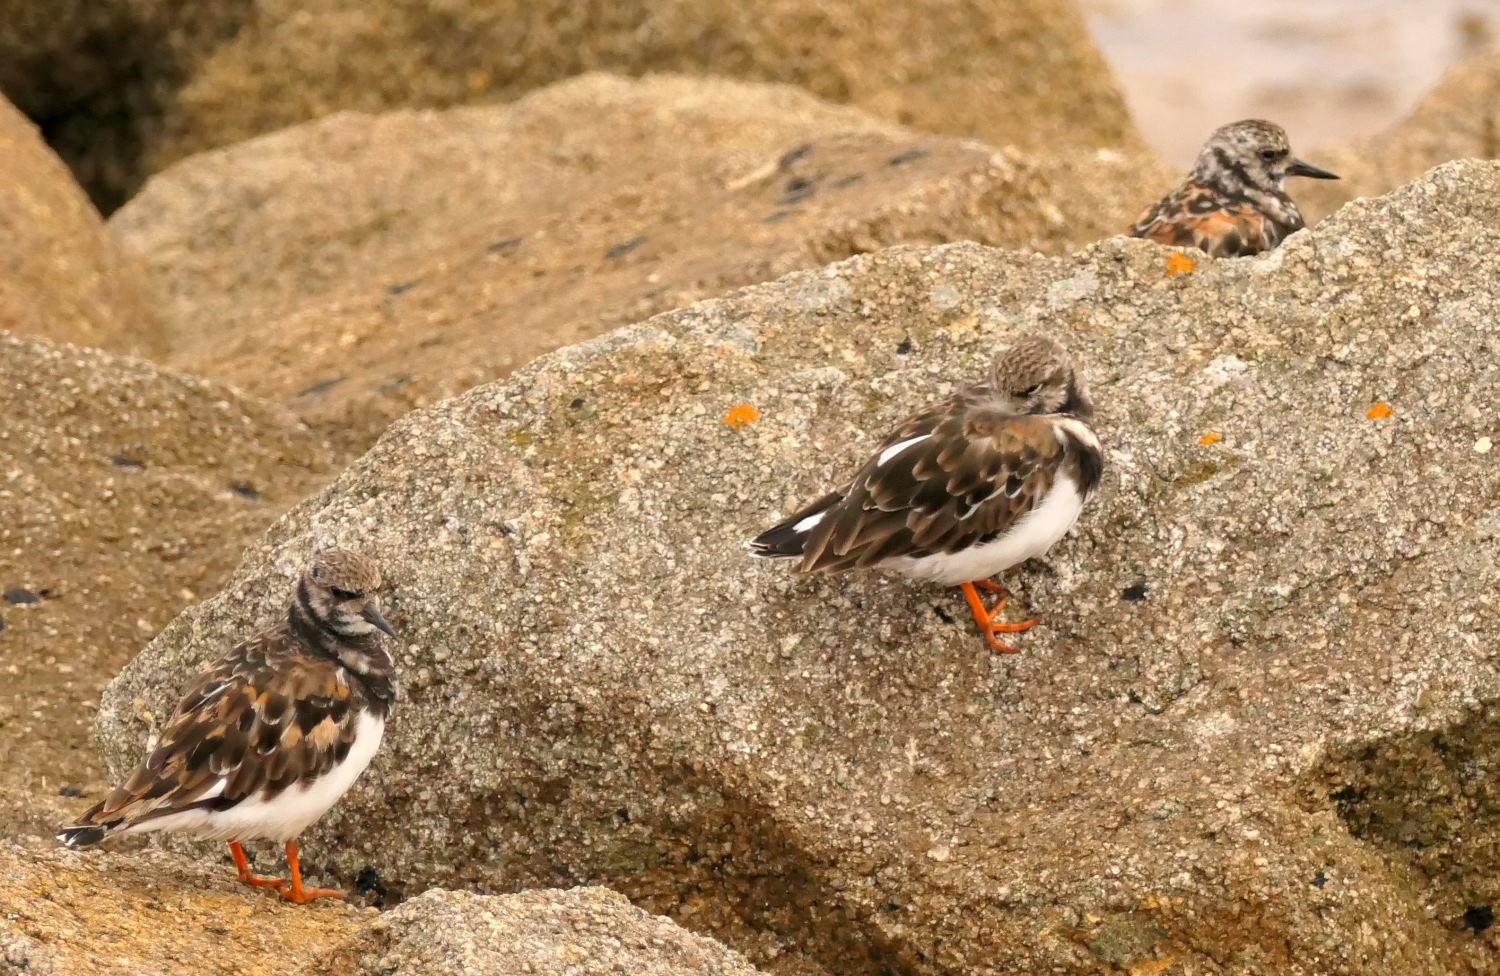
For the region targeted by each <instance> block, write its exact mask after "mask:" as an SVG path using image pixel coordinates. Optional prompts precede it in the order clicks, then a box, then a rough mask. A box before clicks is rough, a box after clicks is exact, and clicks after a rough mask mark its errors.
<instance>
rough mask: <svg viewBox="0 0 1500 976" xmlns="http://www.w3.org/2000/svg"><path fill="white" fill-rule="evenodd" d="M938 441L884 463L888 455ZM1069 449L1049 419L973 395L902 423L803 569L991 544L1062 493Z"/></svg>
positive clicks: (822, 526) (835, 510) (818, 532)
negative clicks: (1055, 487)
mask: <svg viewBox="0 0 1500 976" xmlns="http://www.w3.org/2000/svg"><path fill="white" fill-rule="evenodd" d="M924 434H930V435H931V436H930V437H928V438H927V439H926V440H924V441H921V442H919V443H917V444H914V445H913V446H911V447H909V448H906V449H905V450H903V451H901V452H900V453H899V454H896V455H895V456H893V457H891V458H890V459H889V460H888V461H887V462H886V463H885V464H881V463H880V455H881V452H883V451H885V449H886V448H889V447H891V446H893V445H896V444H899V443H900V442H902V441H904V440H909V439H911V438H913V437H920V436H922V435H924ZM1062 460H1063V446H1062V444H1061V443H1059V441H1058V439H1057V437H1056V436H1055V435H1054V433H1053V430H1052V426H1051V424H1049V423H1048V422H1047V421H1046V420H1045V419H1043V418H1040V417H1031V416H1020V417H1018V416H1015V415H1014V414H1009V413H1005V412H1002V411H1000V410H998V409H996V408H995V407H994V406H993V400H992V398H991V397H990V396H989V395H988V391H986V390H983V389H980V390H971V391H969V392H967V393H964V394H960V395H958V396H956V397H953V398H951V399H949V400H946V401H944V402H942V403H940V404H938V405H937V406H935V407H933V408H932V409H931V410H928V411H924V412H923V413H920V414H917V415H916V416H914V417H912V418H911V419H909V420H908V421H906V422H905V423H904V424H902V425H901V426H900V427H899V428H898V429H897V430H896V431H895V432H894V433H893V434H892V435H891V436H890V437H888V438H887V439H886V441H885V443H883V444H882V445H881V446H880V450H878V451H876V452H875V456H874V457H873V458H871V460H870V461H869V462H868V463H867V464H866V465H865V466H864V467H863V468H862V469H860V471H859V473H858V474H856V475H855V476H854V479H853V481H852V482H851V483H850V485H849V487H848V489H847V490H846V491H845V492H844V493H843V495H844V497H843V500H842V501H840V502H839V503H838V504H836V505H835V506H833V507H832V508H831V509H830V510H829V513H828V516H827V517H826V518H824V519H823V520H822V521H821V522H820V523H819V524H818V526H817V527H816V528H815V529H814V530H813V532H812V533H811V534H810V535H809V537H808V539H807V542H806V548H805V550H804V554H803V559H802V563H801V569H802V570H803V571H808V572H810V571H814V570H839V569H849V568H852V567H856V566H871V565H874V564H875V563H878V562H881V561H883V560H886V559H891V558H894V557H897V556H913V557H920V556H925V555H930V554H933V553H950V552H957V551H958V550H961V549H964V548H966V547H968V546H970V545H973V544H975V543H979V542H984V541H987V540H989V539H991V538H993V537H994V536H996V535H998V534H999V533H1002V532H1004V531H1005V530H1007V529H1008V528H1010V527H1011V526H1012V525H1014V524H1015V523H1016V522H1017V521H1018V520H1019V519H1020V518H1021V517H1022V516H1023V515H1025V514H1026V513H1028V512H1030V511H1031V510H1032V508H1033V507H1035V506H1036V505H1037V504H1038V502H1039V501H1040V500H1041V499H1042V498H1044V497H1045V496H1046V494H1047V492H1048V491H1050V490H1051V488H1052V482H1053V479H1054V478H1055V477H1056V474H1057V471H1058V468H1059V465H1060V463H1061V461H1062Z"/></svg>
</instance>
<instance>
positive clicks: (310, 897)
mask: <svg viewBox="0 0 1500 976" xmlns="http://www.w3.org/2000/svg"><path fill="white" fill-rule="evenodd" d="M280 890H281V897H283V898H285V899H286V900H287V901H290V902H295V903H296V904H298V905H306V904H307V903H308V902H310V901H317V900H318V899H319V898H340V899H342V898H343V897H344V893H343V892H342V891H339V890H338V889H336V888H304V887H302V886H301V885H298V886H296V887H293V888H290V889H288V888H282V889H280Z"/></svg>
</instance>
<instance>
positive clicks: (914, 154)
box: [886, 149, 927, 166]
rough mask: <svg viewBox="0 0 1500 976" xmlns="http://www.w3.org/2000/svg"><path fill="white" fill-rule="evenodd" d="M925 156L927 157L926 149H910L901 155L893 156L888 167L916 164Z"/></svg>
mask: <svg viewBox="0 0 1500 976" xmlns="http://www.w3.org/2000/svg"><path fill="white" fill-rule="evenodd" d="M925 155H927V150H925V149H908V150H907V151H906V152H904V153H900V154H898V155H895V156H892V157H891V159H890V162H889V163H887V164H886V165H888V166H905V165H906V164H907V163H914V162H916V161H917V160H919V159H921V158H922V157H923V156H925Z"/></svg>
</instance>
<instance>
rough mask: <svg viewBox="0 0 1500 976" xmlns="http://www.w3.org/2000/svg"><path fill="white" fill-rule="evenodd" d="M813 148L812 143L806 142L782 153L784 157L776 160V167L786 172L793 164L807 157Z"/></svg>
mask: <svg viewBox="0 0 1500 976" xmlns="http://www.w3.org/2000/svg"><path fill="white" fill-rule="evenodd" d="M812 148H813V147H812V143H810V142H804V143H803V144H802V145H800V146H798V147H797V148H796V149H791V150H788V151H787V152H786V153H784V154H782V157H781V158H780V159H778V160H777V161H776V168H777V169H779V170H781V171H782V172H783V173H785V172H786V171H787V170H789V169H791V168H792V167H793V166H795V165H797V164H798V163H800V162H801V161H802V160H804V159H806V158H807V157H808V155H809V154H811V153H812Z"/></svg>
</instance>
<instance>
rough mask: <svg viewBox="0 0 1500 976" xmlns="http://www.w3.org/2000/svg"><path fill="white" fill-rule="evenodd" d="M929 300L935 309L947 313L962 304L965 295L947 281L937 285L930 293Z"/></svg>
mask: <svg viewBox="0 0 1500 976" xmlns="http://www.w3.org/2000/svg"><path fill="white" fill-rule="evenodd" d="M927 300H928V302H930V303H931V304H932V306H933V307H934V308H937V309H940V310H942V311H944V312H947V311H950V310H952V309H955V308H957V307H958V306H959V305H960V304H962V303H963V300H964V295H963V292H961V291H959V290H958V289H957V288H955V287H954V286H953V285H951V284H949V283H948V282H946V281H945V282H943V283H942V284H939V285H935V286H934V287H933V289H932V291H930V292H928V294H927Z"/></svg>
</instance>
